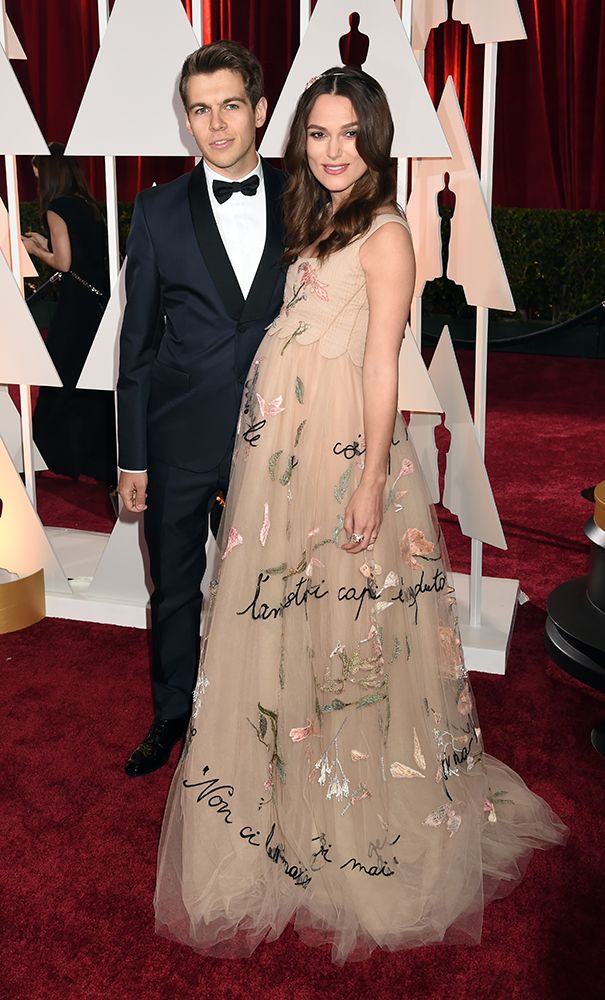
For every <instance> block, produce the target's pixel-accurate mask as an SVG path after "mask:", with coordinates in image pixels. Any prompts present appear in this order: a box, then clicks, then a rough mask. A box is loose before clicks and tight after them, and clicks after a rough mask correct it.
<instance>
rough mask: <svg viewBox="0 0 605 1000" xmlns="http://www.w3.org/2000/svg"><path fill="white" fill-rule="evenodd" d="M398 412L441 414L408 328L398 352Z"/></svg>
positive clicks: (429, 379)
mask: <svg viewBox="0 0 605 1000" xmlns="http://www.w3.org/2000/svg"><path fill="white" fill-rule="evenodd" d="M397 409H398V410H413V411H414V412H422V413H441V411H442V407H441V404H440V403H439V400H438V399H437V394H436V393H435V388H434V386H433V384H432V382H431V378H430V375H429V373H428V371H427V370H426V365H425V363H424V361H423V360H422V355H421V353H420V351H419V350H418V344H417V343H416V340H415V339H414V335H413V334H412V331H411V330H410V328H409V326H408V327H407V328H406V331H405V337H404V338H403V341H402V344H401V350H400V352H399V400H398V403H397Z"/></svg>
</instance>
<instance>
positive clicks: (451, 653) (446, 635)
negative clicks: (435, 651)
mask: <svg viewBox="0 0 605 1000" xmlns="http://www.w3.org/2000/svg"><path fill="white" fill-rule="evenodd" d="M439 642H440V644H441V650H442V652H443V655H444V657H445V660H446V663H447V665H448V666H449V667H458V666H460V664H461V663H462V646H461V643H460V638H459V636H458V635H457V634H456V632H455V630H454V629H453V628H449V627H447V626H445V625H440V626H439Z"/></svg>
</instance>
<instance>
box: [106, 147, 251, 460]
mask: <svg viewBox="0 0 605 1000" xmlns="http://www.w3.org/2000/svg"><path fill="white" fill-rule="evenodd" d="M204 174H205V175H206V184H207V185H208V197H209V198H210V205H211V206H212V212H213V214H214V219H215V221H216V225H217V227H218V231H219V234H220V237H221V239H222V241H223V246H224V247H225V250H226V251H227V256H228V257H229V260H230V261H231V266H232V267H233V270H234V271H235V277H236V278H237V280H238V284H239V287H240V288H241V290H242V295H243V296H244V298H245V299H246V298H247V297H248V293H249V291H250V288H251V287H252V282H253V281H254V275H255V274H256V272H257V270H258V265H259V264H260V259H261V257H262V254H263V250H264V248H265V240H266V237H267V206H266V198H265V181H264V177H263V170H262V166H261V162H260V157H259V158H258V161H257V164H256V166H255V168H254V170H251V171H250V173H249V174H246V176H245V177H238V180H240V181H245V180H246V179H247V178H248V177H253V176H254V175H255V174H257V175H258V179H259V185H258V190H257V192H256V194H255V195H247V194H242V192H241V191H235V192H234V193H233V194H232V195H231V197H230V198H229V199H228V201H225V202H223V204H222V205H220V204H219V202H218V201H217V200H216V198H215V197H214V192H213V190H212V181H226V180H228V178H227V177H225V176H224V175H223V174H217V173H216V171H214V170H212V169H211V168H210V167H209V166H208V164H207V163H206V162H205V161H204ZM121 471H122V472H132V473H140V472H144V471H146V470H143V469H122V470H121Z"/></svg>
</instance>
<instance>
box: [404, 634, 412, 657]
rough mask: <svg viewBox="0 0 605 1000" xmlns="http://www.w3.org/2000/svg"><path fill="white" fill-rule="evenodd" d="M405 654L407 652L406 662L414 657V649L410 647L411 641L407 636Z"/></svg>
mask: <svg viewBox="0 0 605 1000" xmlns="http://www.w3.org/2000/svg"><path fill="white" fill-rule="evenodd" d="M405 652H406V657H405V658H406V660H409V658H410V656H411V655H412V647H411V646H410V640H409V639H408V637H407V635H406V637H405Z"/></svg>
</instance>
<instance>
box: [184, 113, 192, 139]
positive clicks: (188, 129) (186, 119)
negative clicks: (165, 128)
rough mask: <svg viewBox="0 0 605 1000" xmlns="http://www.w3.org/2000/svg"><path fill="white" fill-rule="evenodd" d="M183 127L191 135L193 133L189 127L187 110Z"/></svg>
mask: <svg viewBox="0 0 605 1000" xmlns="http://www.w3.org/2000/svg"><path fill="white" fill-rule="evenodd" d="M185 128H186V129H187V131H188V132H190V133H191V135H193V129H192V128H191V122H190V121H189V112H188V111H185Z"/></svg>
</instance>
